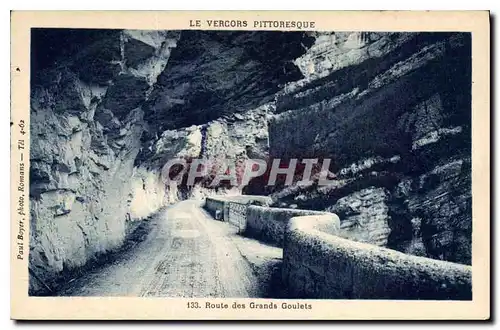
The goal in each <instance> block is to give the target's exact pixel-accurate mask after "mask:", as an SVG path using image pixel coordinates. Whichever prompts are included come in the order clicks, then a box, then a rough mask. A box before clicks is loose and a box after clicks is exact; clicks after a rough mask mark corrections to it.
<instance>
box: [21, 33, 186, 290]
mask: <svg viewBox="0 0 500 330" xmlns="http://www.w3.org/2000/svg"><path fill="white" fill-rule="evenodd" d="M177 39H178V33H172V32H141V31H108V32H107V33H105V35H102V34H101V35H100V36H99V38H98V39H97V40H95V41H92V40H91V41H90V42H89V43H87V44H86V45H85V47H84V48H83V49H82V50H79V51H77V52H76V53H73V54H72V56H71V57H70V56H65V57H61V58H60V62H58V63H56V64H55V67H52V68H47V69H45V70H41V71H39V72H36V74H35V75H34V79H33V82H32V89H31V91H32V92H31V154H30V161H31V167H30V179H31V185H30V201H31V241H30V243H31V244H30V268H31V271H32V272H34V273H35V274H36V275H37V276H38V278H40V279H41V280H42V282H44V283H45V285H48V286H49V287H51V286H53V285H54V283H53V280H54V279H55V277H54V274H58V273H60V272H62V271H63V270H68V269H73V268H76V267H78V266H82V265H83V264H85V263H86V262H88V261H89V260H91V259H93V258H94V257H96V256H98V255H100V254H102V253H105V252H107V251H110V250H113V249H115V248H117V247H118V246H120V245H121V243H122V242H123V239H124V236H125V232H126V229H127V223H128V222H130V221H131V220H134V219H139V218H143V217H145V216H148V215H149V214H150V213H151V212H154V211H156V210H157V209H158V208H159V207H161V206H162V205H164V203H165V201H166V200H168V199H169V197H168V196H166V193H165V189H164V187H163V185H162V184H160V181H159V175H155V173H154V172H152V171H147V170H146V169H144V168H142V167H137V168H134V160H135V158H136V155H137V153H138V152H139V149H140V147H141V143H140V137H141V135H142V133H143V131H144V128H145V125H146V123H145V121H144V120H143V117H144V112H143V110H142V108H141V105H142V103H144V102H145V101H146V100H147V99H148V95H149V93H150V92H151V89H152V86H153V85H154V84H155V82H156V78H157V76H158V74H159V73H160V72H161V71H162V70H163V69H164V67H165V65H166V63H167V60H168V58H169V56H170V51H171V49H172V48H173V47H175V45H176V40H177ZM131 45H133V47H131ZM31 283H32V285H34V287H31V288H30V289H31V290H32V291H37V290H39V289H40V288H42V287H41V285H42V283H41V282H40V283H39V282H36V281H32V282H31ZM36 285H40V287H37V286H36ZM45 285H44V286H45Z"/></svg>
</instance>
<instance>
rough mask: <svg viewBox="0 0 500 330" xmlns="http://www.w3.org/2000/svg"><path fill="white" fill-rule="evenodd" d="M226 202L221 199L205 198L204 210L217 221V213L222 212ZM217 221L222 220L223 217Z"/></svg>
mask: <svg viewBox="0 0 500 330" xmlns="http://www.w3.org/2000/svg"><path fill="white" fill-rule="evenodd" d="M226 203H227V201H224V200H222V199H218V198H213V197H207V198H206V199H205V209H206V210H207V211H208V212H209V213H210V214H211V215H212V216H213V217H214V218H215V219H217V212H222V213H223V212H224V205H225V204H226ZM218 220H223V217H222V218H221V219H218Z"/></svg>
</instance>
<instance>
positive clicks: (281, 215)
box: [245, 205, 333, 246]
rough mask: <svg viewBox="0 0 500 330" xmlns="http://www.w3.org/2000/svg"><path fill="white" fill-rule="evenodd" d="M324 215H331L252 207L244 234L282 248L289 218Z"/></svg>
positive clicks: (248, 211) (249, 208) (248, 213)
mask: <svg viewBox="0 0 500 330" xmlns="http://www.w3.org/2000/svg"><path fill="white" fill-rule="evenodd" d="M324 214H331V213H327V212H319V211H310V210H297V209H284V208H283V209H281V208H270V207H262V206H253V205H252V206H249V207H248V209H247V214H246V217H247V219H246V227H245V234H246V235H247V236H251V237H256V238H258V239H260V240H263V241H267V242H270V243H273V244H276V245H278V246H282V244H283V237H284V233H285V228H286V225H287V223H288V221H289V220H290V219H291V218H293V217H296V216H307V215H324ZM332 215H333V214H332Z"/></svg>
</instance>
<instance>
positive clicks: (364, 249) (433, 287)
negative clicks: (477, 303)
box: [282, 215, 472, 300]
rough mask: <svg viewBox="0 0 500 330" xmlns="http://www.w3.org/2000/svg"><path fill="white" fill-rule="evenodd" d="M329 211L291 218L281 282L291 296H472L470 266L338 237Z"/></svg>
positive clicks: (287, 231) (285, 240)
mask: <svg viewBox="0 0 500 330" xmlns="http://www.w3.org/2000/svg"><path fill="white" fill-rule="evenodd" d="M338 227H339V220H338V217H337V216H335V215H322V216H315V217H310V216H308V217H294V218H292V219H291V220H290V221H289V223H288V225H287V228H286V231H285V239H284V248H283V273H282V275H283V282H284V284H285V285H286V286H287V287H288V294H289V296H290V297H291V298H293V297H300V298H328V299H453V300H470V299H472V268H471V267H470V266H465V265H461V264H455V263H451V262H446V261H440V260H434V259H429V258H424V257H416V256H411V255H407V254H404V253H401V252H398V251H395V250H390V249H386V248H382V247H377V246H374V245H371V244H366V243H360V242H355V241H350V240H347V239H343V238H340V237H338V236H336V235H335V233H336V232H338Z"/></svg>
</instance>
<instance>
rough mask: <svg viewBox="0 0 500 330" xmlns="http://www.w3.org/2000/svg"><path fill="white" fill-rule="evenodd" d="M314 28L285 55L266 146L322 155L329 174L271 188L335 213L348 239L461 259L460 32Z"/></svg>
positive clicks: (465, 213)
mask: <svg viewBox="0 0 500 330" xmlns="http://www.w3.org/2000/svg"><path fill="white" fill-rule="evenodd" d="M315 35H316V42H315V44H314V45H313V46H312V47H311V48H310V49H309V50H308V51H307V52H306V54H305V55H303V56H301V57H300V58H298V59H297V60H296V61H295V63H296V64H297V65H298V66H299V67H300V68H301V70H302V72H303V74H304V79H302V80H300V81H297V82H294V83H291V84H289V85H288V86H286V87H285V88H284V89H283V91H282V92H280V93H278V95H277V100H276V111H275V112H276V115H274V116H273V117H272V118H271V119H270V122H269V124H268V125H269V144H270V148H269V150H270V155H271V157H276V158H285V159H287V158H292V157H297V158H307V157H311V158H332V163H333V164H332V166H331V169H330V170H331V171H332V172H334V173H335V174H336V179H335V181H334V182H333V184H332V185H331V186H329V187H317V186H315V185H311V186H308V187H288V188H286V189H284V190H282V191H279V192H275V193H274V195H273V196H274V197H275V199H277V200H278V201H279V203H285V204H289V205H291V204H295V205H296V206H298V207H299V208H305V209H317V210H327V211H330V212H334V213H337V214H339V215H340V217H341V222H342V224H341V228H342V231H344V232H345V233H347V234H349V235H350V237H351V238H353V239H355V240H359V241H362V242H369V243H373V244H377V245H380V246H387V247H390V248H394V249H397V250H400V251H403V252H406V253H411V254H416V255H423V256H427V257H432V258H436V259H444V260H449V261H455V262H460V263H466V264H470V262H471V228H472V226H471V224H472V220H471V172H470V168H471V167H470V166H471V145H470V141H471V133H470V118H471V102H470V100H471V99H470V88H471V53H470V52H471V48H470V47H471V44H470V42H471V41H470V35H469V34H465V33H431V34H430V33H358V32H356V33H347V34H346V33H326V34H315ZM279 203H278V204H277V205H279Z"/></svg>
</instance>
